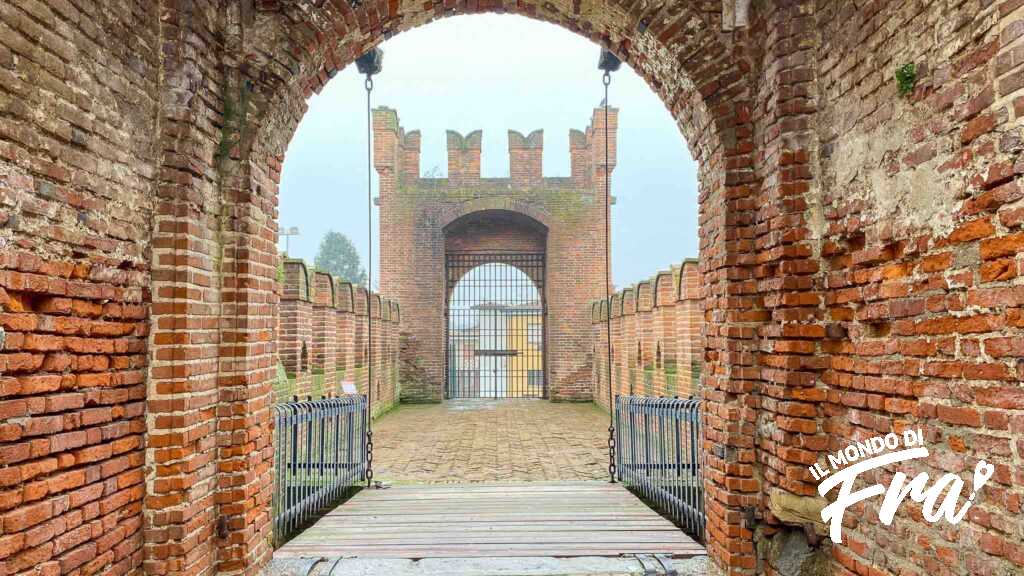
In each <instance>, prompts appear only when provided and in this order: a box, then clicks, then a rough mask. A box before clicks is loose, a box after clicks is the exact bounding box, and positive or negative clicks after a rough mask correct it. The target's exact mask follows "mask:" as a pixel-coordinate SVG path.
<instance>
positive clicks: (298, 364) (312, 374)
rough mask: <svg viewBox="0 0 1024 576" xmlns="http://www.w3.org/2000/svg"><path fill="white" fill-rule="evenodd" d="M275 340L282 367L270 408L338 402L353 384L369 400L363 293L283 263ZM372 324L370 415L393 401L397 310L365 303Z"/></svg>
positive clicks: (376, 300) (374, 298) (381, 302)
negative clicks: (326, 399)
mask: <svg viewBox="0 0 1024 576" xmlns="http://www.w3.org/2000/svg"><path fill="white" fill-rule="evenodd" d="M280 290H281V304H280V316H279V318H280V320H279V324H278V332H277V337H276V342H277V350H278V358H279V359H280V364H281V367H280V369H279V371H278V372H279V376H278V380H277V382H276V383H275V385H274V400H275V401H276V402H284V401H288V400H290V399H291V398H292V397H293V396H298V397H300V398H305V397H307V396H312V397H314V398H319V397H323V396H328V395H338V394H342V393H343V392H342V383H344V382H353V383H355V384H356V388H357V390H358V391H359V393H360V394H366V393H367V385H368V382H369V377H370V374H369V373H370V370H369V365H368V362H367V359H368V356H369V354H368V353H367V350H368V344H369V343H368V337H367V334H368V332H367V324H368V318H367V312H366V310H367V308H366V302H367V293H366V289H365V288H363V287H362V286H353V285H352V284H351V283H349V282H343V281H341V280H335V279H334V278H333V277H332V276H331V275H330V274H328V273H326V272H321V271H319V270H314V271H310V270H309V269H308V267H307V266H306V263H305V262H303V261H302V260H286V261H285V262H284V279H283V281H282V283H281V288H280ZM370 304H371V310H372V323H373V350H374V352H373V370H372V372H373V382H374V388H373V411H374V414H379V413H381V412H384V411H386V410H388V409H389V408H391V407H392V406H394V404H395V403H396V402H397V399H398V394H399V388H400V384H399V370H398V349H399V343H398V334H399V329H398V326H399V323H400V321H401V318H400V313H399V307H398V303H397V302H394V301H392V300H388V299H387V298H382V297H381V296H380V295H379V294H372V295H370Z"/></svg>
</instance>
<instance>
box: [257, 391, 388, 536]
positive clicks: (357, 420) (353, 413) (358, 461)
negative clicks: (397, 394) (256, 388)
mask: <svg viewBox="0 0 1024 576" xmlns="http://www.w3.org/2000/svg"><path fill="white" fill-rule="evenodd" d="M367 417H368V414H367V402H366V397H365V396H342V397H340V398H322V399H320V400H308V401H305V402H288V403H283V404H276V405H275V406H274V426H275V427H274V495H273V502H272V513H273V526H274V544H275V545H280V544H282V543H283V542H284V541H285V540H286V539H287V538H288V537H289V536H291V535H292V534H293V533H294V532H295V531H296V530H298V529H300V528H301V527H302V526H303V525H304V524H305V523H306V522H307V521H309V520H310V519H311V518H314V517H316V516H317V515H319V514H320V512H321V511H322V510H323V509H324V508H325V507H327V506H330V505H331V504H333V503H334V502H335V501H337V500H338V499H339V498H340V497H341V496H342V495H343V494H344V493H345V491H347V490H348V489H349V488H351V487H352V486H354V485H355V484H356V482H359V481H361V480H365V479H366V422H367Z"/></svg>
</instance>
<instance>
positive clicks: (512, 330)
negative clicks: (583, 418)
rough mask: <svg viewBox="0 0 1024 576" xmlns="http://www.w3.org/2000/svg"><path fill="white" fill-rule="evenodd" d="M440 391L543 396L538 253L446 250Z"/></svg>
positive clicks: (542, 307) (454, 395) (541, 293)
mask: <svg viewBox="0 0 1024 576" xmlns="http://www.w3.org/2000/svg"><path fill="white" fill-rule="evenodd" d="M445 274H446V277H447V281H446V287H447V290H446V294H447V297H446V302H445V314H446V322H445V331H446V338H445V340H446V354H445V372H446V373H447V385H446V386H445V391H446V396H447V397H448V398H543V397H545V395H546V390H547V386H546V381H547V380H546V378H545V370H544V369H545V362H546V358H545V353H544V342H545V331H544V330H545V328H544V319H545V311H546V308H545V304H544V254H543V253H510V252H487V253H480V252H472V253H468V252H464V253H448V254H447V255H446V258H445Z"/></svg>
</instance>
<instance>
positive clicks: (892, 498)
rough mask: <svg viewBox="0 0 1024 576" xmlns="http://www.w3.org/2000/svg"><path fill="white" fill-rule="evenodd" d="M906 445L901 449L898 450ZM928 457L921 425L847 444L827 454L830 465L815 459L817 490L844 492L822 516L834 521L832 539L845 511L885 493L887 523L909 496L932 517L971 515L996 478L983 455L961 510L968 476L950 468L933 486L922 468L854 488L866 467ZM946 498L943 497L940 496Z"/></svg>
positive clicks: (838, 534)
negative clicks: (909, 476)
mask: <svg viewBox="0 0 1024 576" xmlns="http://www.w3.org/2000/svg"><path fill="white" fill-rule="evenodd" d="M899 448H902V449H901V450H897V449H899ZM927 457H928V448H926V447H925V446H924V435H923V434H922V433H921V430H920V429H918V430H907V431H906V432H904V433H903V436H902V437H901V436H899V435H897V434H895V433H889V434H886V435H885V436H875V437H873V438H869V439H868V440H867V441H865V442H857V443H855V444H851V445H849V446H847V447H846V448H844V449H842V450H840V451H839V452H836V453H835V454H829V455H828V463H829V467H828V468H825V467H823V466H822V465H821V464H815V465H814V466H811V467H810V468H808V470H810V472H811V475H812V476H814V479H815V480H819V481H820V482H821V483H820V484H819V485H818V493H819V494H821V495H822V496H824V495H825V494H828V493H829V491H831V490H832V489H833V488H835V487H836V486H839V493H838V495H837V497H836V500H835V501H834V502H832V503H831V504H829V505H827V506H825V507H824V508H823V509H822V510H821V520H822V521H823V522H830V525H829V537H830V538H831V539H832V541H833V542H836V543H839V542H842V541H843V535H842V527H843V514H845V513H846V509H847V508H849V507H850V506H853V505H854V504H856V503H857V502H860V501H862V500H867V499H868V498H873V497H875V496H880V495H882V494H885V498H884V499H883V500H882V506H881V508H879V510H878V519H879V520H881V522H882V524H885V525H886V526H889V525H890V524H892V519H893V516H895V515H896V509H897V508H899V506H900V504H902V503H903V501H904V500H905V499H906V497H907V496H908V495H909V496H910V499H911V500H913V501H914V502H918V503H922V508H921V512H922V514H923V516H924V519H925V520H927V521H928V522H932V523H934V522H938V521H939V520H940V519H942V518H943V517H945V518H946V521H947V522H949V523H950V524H958V523H959V522H960V521H961V520H963V519H964V516H966V515H967V511H968V510H969V509H970V508H971V506H972V505H973V504H974V498H975V496H977V494H978V492H979V491H980V490H981V488H982V486H984V485H985V483H987V482H988V481H989V479H990V478H992V474H994V473H995V467H994V466H992V465H991V464H989V463H988V462H986V461H984V460H981V461H979V462H978V464H977V466H975V467H974V478H973V483H974V490H973V491H972V492H971V494H970V496H969V497H968V499H967V503H966V504H964V506H963V507H962V508H960V509H959V510H957V508H956V507H957V504H958V503H959V500H960V491H961V490H962V489H963V486H964V481H963V480H962V479H961V478H960V476H958V475H957V474H953V473H948V474H945V475H944V476H942V477H941V478H939V479H938V481H937V482H936V483H935V484H933V485H932V486H931V487H929V486H928V481H929V480H930V478H929V477H928V473H927V472H921V473H920V474H918V475H917V476H915V477H914V479H913V480H911V481H910V482H909V483H908V482H907V475H906V474H904V473H903V472H896V473H895V474H893V476H892V482H891V483H890V484H889V487H888V488H885V487H883V486H882V485H881V484H873V485H871V486H868V487H867V488H862V489H860V490H857V491H856V492H854V491H853V483H854V481H855V480H856V479H857V476H859V475H860V474H861V473H862V472H867V471H869V470H874V469H876V468H882V467H884V466H888V465H889V464H895V463H896V462H906V461H910V460H918V459H920V458H927ZM943 494H945V497H944V498H942V502H941V503H940V502H939V498H940V497H942V496H943Z"/></svg>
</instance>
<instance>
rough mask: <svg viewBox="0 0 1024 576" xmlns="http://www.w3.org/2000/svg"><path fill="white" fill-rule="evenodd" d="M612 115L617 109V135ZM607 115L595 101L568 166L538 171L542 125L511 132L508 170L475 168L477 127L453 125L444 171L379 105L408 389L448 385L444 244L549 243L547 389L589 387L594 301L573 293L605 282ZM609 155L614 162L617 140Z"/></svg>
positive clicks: (464, 247)
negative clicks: (485, 173) (428, 163)
mask: <svg viewBox="0 0 1024 576" xmlns="http://www.w3.org/2000/svg"><path fill="white" fill-rule="evenodd" d="M616 118H617V111H616V110H612V111H611V113H610V123H611V126H610V129H611V133H612V134H613V135H614V134H615V133H616V124H615V123H616V122H617V120H616ZM603 122H604V116H603V112H602V111H600V110H595V111H594V115H593V119H592V122H591V126H590V127H589V128H588V131H587V133H586V134H584V133H582V132H579V131H573V134H572V140H573V142H574V145H573V166H574V168H573V170H574V172H573V174H574V175H575V176H574V177H570V178H545V177H543V175H542V173H541V159H542V153H543V132H542V131H540V130H538V131H535V132H533V133H532V134H530V135H529V136H523V135H521V134H519V133H518V132H515V131H510V132H509V162H510V174H511V177H510V178H507V179H500V178H481V177H480V153H481V150H480V142H481V136H482V135H481V133H480V132H479V131H477V132H473V133H470V134H469V135H467V136H465V137H463V136H462V135H460V134H458V133H456V132H452V131H449V132H448V135H447V136H448V137H447V140H448V178H446V179H445V178H421V177H420V175H419V165H418V162H419V146H420V137H419V133H418V132H409V133H406V132H405V131H404V130H403V129H402V127H401V126H400V125H399V121H398V114H397V113H396V112H395V111H394V110H390V109H387V108H380V109H377V110H376V111H375V112H374V164H375V166H376V169H377V172H378V174H379V175H380V218H381V287H382V290H383V291H384V292H386V293H388V294H393V295H394V296H395V297H396V298H397V299H398V300H399V301H400V302H402V303H403V305H404V306H405V312H406V313H405V322H404V323H403V335H402V342H403V343H402V348H401V352H402V354H403V358H402V361H403V375H404V377H405V380H404V386H403V397H404V398H405V399H406V400H409V401H438V400H440V399H441V398H442V395H443V385H444V322H445V316H444V305H445V304H444V303H445V292H446V286H445V277H444V262H445V251H446V250H452V251H489V250H494V249H502V250H520V251H533V252H546V255H547V258H546V260H547V262H546V271H545V281H544V292H545V299H546V303H547V314H548V315H547V324H546V326H547V334H546V337H547V341H546V347H547V366H546V368H547V371H546V372H547V373H546V376H547V379H548V389H549V396H550V397H551V398H552V399H555V400H588V399H590V398H591V382H590V373H591V370H592V367H591V365H590V350H589V341H588V337H587V332H588V331H589V313H587V311H586V310H585V309H584V308H583V307H581V306H580V303H581V302H589V301H590V300H592V299H593V298H595V297H597V296H599V295H600V294H601V291H602V290H603V286H604V274H605V272H604V251H603V250H604V248H603V247H604V245H605V244H604V204H603V201H602V199H603V197H604V188H603V182H604V181H603V177H604V176H603V174H604V172H605V167H604V166H603V162H604V148H603V146H604V144H603V126H604V124H603ZM596 146H599V147H600V154H597V152H596V148H595V147H596ZM610 158H611V162H610V163H611V167H612V168H614V158H615V143H614V140H612V142H611V143H610ZM410 263H415V264H414V265H410Z"/></svg>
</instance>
